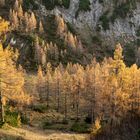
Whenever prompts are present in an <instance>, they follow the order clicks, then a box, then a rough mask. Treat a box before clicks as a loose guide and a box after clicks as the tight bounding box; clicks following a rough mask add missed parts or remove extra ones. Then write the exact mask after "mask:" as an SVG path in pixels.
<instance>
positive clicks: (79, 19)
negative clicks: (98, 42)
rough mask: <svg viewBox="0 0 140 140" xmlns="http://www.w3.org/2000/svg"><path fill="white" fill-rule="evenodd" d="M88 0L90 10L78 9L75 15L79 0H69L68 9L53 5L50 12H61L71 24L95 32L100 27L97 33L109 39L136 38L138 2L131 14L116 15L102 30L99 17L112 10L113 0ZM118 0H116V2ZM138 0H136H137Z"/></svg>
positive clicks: (138, 16)
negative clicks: (124, 15)
mask: <svg viewBox="0 0 140 140" xmlns="http://www.w3.org/2000/svg"><path fill="white" fill-rule="evenodd" d="M99 1H101V0H90V8H91V10H90V11H80V12H79V13H78V15H77V16H75V15H76V12H77V10H78V7H79V0H70V6H69V8H68V9H65V8H63V7H61V8H60V7H55V9H53V10H52V11H51V12H53V13H55V14H61V15H62V16H63V17H64V19H65V20H66V21H68V22H70V23H71V24H74V25H75V26H76V27H77V28H84V27H85V26H88V27H89V28H90V29H91V30H92V31H93V32H96V30H97V28H98V27H100V31H99V33H100V34H101V35H102V36H103V37H105V38H106V39H109V40H114V41H117V40H118V39H120V38H123V41H124V42H126V41H128V40H134V39H136V38H137V37H136V33H137V30H138V28H139V25H140V2H137V3H136V5H137V6H136V8H135V9H133V10H131V16H130V14H128V15H127V16H126V17H125V18H119V17H117V18H116V19H115V21H114V23H111V22H109V23H108V24H109V29H107V30H104V29H103V28H102V26H101V24H100V18H101V16H103V15H104V13H105V12H106V11H108V10H109V12H110V13H111V11H113V9H114V0H104V1H103V2H99ZM119 1H122V0H118V2H117V3H118V4H119ZM137 1H138V0H137ZM43 10H44V8H43Z"/></svg>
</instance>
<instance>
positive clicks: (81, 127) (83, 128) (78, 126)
mask: <svg viewBox="0 0 140 140" xmlns="http://www.w3.org/2000/svg"><path fill="white" fill-rule="evenodd" d="M71 131H74V132H78V133H87V132H89V125H88V124H86V123H78V122H75V123H74V124H73V125H72V126H71Z"/></svg>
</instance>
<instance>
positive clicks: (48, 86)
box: [47, 82, 50, 108]
mask: <svg viewBox="0 0 140 140" xmlns="http://www.w3.org/2000/svg"><path fill="white" fill-rule="evenodd" d="M49 92H50V84H49V82H47V108H49V96H50V95H49Z"/></svg>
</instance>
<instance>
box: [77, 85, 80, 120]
mask: <svg viewBox="0 0 140 140" xmlns="http://www.w3.org/2000/svg"><path fill="white" fill-rule="evenodd" d="M79 86H80V85H78V92H77V101H76V121H78V120H79V99H80V87H79Z"/></svg>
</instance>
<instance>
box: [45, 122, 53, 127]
mask: <svg viewBox="0 0 140 140" xmlns="http://www.w3.org/2000/svg"><path fill="white" fill-rule="evenodd" d="M52 125H53V124H52V123H51V122H43V129H51V126H52Z"/></svg>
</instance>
